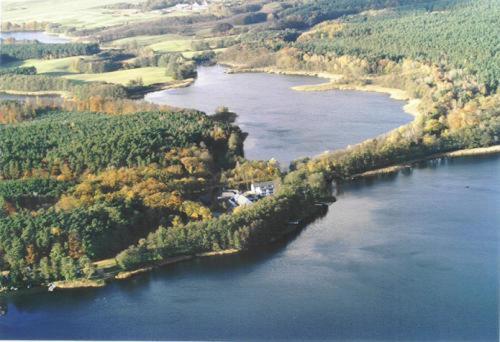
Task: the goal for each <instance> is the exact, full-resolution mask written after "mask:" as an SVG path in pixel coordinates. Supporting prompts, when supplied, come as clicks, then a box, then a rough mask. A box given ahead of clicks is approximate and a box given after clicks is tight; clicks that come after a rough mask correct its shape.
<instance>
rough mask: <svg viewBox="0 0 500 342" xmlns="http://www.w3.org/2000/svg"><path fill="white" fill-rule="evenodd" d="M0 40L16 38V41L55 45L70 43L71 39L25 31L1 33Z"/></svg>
mask: <svg viewBox="0 0 500 342" xmlns="http://www.w3.org/2000/svg"><path fill="white" fill-rule="evenodd" d="M0 38H2V39H6V38H14V39H16V40H38V41H39V42H40V43H45V44H55V43H69V42H70V39H68V38H64V37H60V36H57V35H53V34H49V33H47V32H40V31H23V32H0Z"/></svg>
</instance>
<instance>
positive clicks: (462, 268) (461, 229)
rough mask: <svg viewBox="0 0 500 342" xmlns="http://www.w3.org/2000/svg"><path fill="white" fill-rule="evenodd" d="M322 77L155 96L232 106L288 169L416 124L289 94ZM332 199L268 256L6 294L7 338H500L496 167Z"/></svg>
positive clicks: (407, 176)
mask: <svg viewBox="0 0 500 342" xmlns="http://www.w3.org/2000/svg"><path fill="white" fill-rule="evenodd" d="M210 74H212V75H214V77H216V79H217V78H220V79H222V80H224V82H226V83H227V84H226V85H225V86H222V85H216V84H215V83H213V82H215V81H214V79H212V78H211V77H208V78H207V77H205V76H204V75H210ZM234 78H237V79H239V80H240V81H241V82H244V83H243V84H239V85H238V84H237V83H238V82H236V83H233V82H235V81H234ZM320 81H321V80H318V79H315V78H307V77H287V76H274V75H264V74H239V75H226V74H224V73H223V72H222V69H220V68H205V69H202V70H200V78H199V80H198V81H197V83H195V85H194V86H193V88H192V89H191V90H190V89H189V88H187V89H179V90H175V91H169V92H162V93H157V94H153V95H151V96H150V97H149V98H150V99H153V98H154V101H158V102H160V101H163V102H168V103H169V104H175V105H180V102H182V103H184V104H186V103H189V104H190V105H189V106H190V107H198V108H201V109H203V110H207V111H209V112H210V111H211V110H213V108H215V107H216V106H218V105H220V104H225V105H228V106H230V108H231V109H233V110H235V111H238V112H239V114H240V117H239V122H240V123H242V124H244V125H245V129H246V130H247V131H249V132H250V136H249V140H250V142H252V140H251V139H254V140H253V143H254V145H253V146H252V145H251V146H250V147H249V148H248V149H247V155H248V156H253V157H256V156H258V157H260V158H262V159H267V158H271V157H273V156H275V157H277V158H279V160H281V161H284V162H286V161H288V160H291V159H294V158H296V157H298V156H300V155H311V154H315V153H319V152H320V151H322V150H324V149H326V148H332V147H339V146H344V145H346V144H348V143H354V142H356V141H359V140H363V139H364V138H366V137H370V136H373V135H376V134H379V133H383V132H384V131H388V130H389V129H391V128H394V127H397V126H398V125H400V124H403V123H405V122H407V121H408V120H409V119H410V118H409V117H408V116H407V115H406V114H404V113H403V112H402V110H401V105H402V103H401V102H396V101H393V100H390V99H389V98H388V97H386V96H384V95H379V94H371V93H357V92H325V93H298V92H294V91H291V90H290V89H289V87H290V86H293V85H298V84H310V83H315V82H320ZM204 82H206V83H209V84H212V85H211V86H210V87H206V88H205V89H206V90H207V94H206V96H205V98H203V96H202V94H201V93H200V91H201V90H200V89H198V88H197V87H203V84H204ZM255 85H259V86H260V87H262V88H261V89H260V90H259V91H257V90H255V89H253V88H252V87H254V86H255ZM233 88H234V89H233ZM197 89H198V90H197ZM210 89H214V90H213V92H210V91H211V90H210ZM245 89H246V90H247V91H248V94H247V93H246V92H245ZM263 92H264V93H266V94H267V95H268V96H265V97H263V98H261V99H259V98H258V97H255V98H254V97H253V96H256V94H257V93H260V94H262V93H263ZM182 94H187V95H186V96H188V98H189V97H191V98H192V99H193V100H192V102H189V101H187V100H186V99H184V97H183V95H182ZM235 94H240V95H241V96H243V97H235V96H236V95H235ZM240 95H238V96H240ZM217 96H218V98H217ZM281 96H285V97H281ZM309 96H310V97H311V98H313V99H314V100H311V99H308V98H309ZM197 98H198V100H197V101H195V99H197ZM238 98H243V100H241V101H244V102H245V103H246V104H247V105H248V106H249V109H245V106H244V105H238ZM173 99H177V101H178V102H179V103H172V101H173ZM299 99H300V100H299ZM202 100H203V101H202ZM186 101H187V102H186ZM288 101H291V103H290V104H288V103H286V102H288ZM273 109H274V110H273ZM304 113H306V115H304ZM316 115H318V116H320V117H321V119H318V118H317V117H316ZM330 115H331V117H330ZM252 122H255V125H254V124H252ZM258 125H260V129H259V127H257V126H258ZM372 126H373V127H372ZM315 128H318V131H315ZM280 130H282V131H280ZM280 132H281V133H280ZM286 132H288V133H286ZM292 133H293V134H292ZM252 135H254V137H253V138H252ZM339 136H342V139H345V141H342V139H340V138H339ZM299 137H300V138H299ZM300 139H304V142H303V144H304V147H302V146H301V144H300ZM257 143H258V144H257ZM336 195H337V198H338V201H337V202H336V203H335V204H333V205H332V206H331V207H330V209H329V211H328V213H327V214H326V215H325V216H324V217H322V218H320V219H318V220H316V221H315V222H313V223H312V224H310V225H309V226H307V227H306V228H305V229H303V230H302V231H301V232H300V233H298V234H297V235H296V236H294V237H292V238H290V239H288V240H287V241H284V242H281V243H279V244H275V245H272V246H268V247H266V248H262V249H260V250H258V251H254V252H251V253H245V254H241V255H233V256H225V257H216V258H206V259H198V260H194V261H190V262H185V263H181V264H176V265H172V266H169V267H166V268H163V269H158V270H155V271H153V272H151V273H149V274H143V275H140V276H137V277H135V278H133V279H130V280H127V281H123V282H113V283H111V284H110V285H109V286H107V287H105V288H102V289H96V290H78V291H73V292H57V291H56V292H54V293H49V292H46V291H43V292H40V293H39V294H36V295H33V294H26V293H19V294H15V295H11V296H8V297H5V298H1V297H0V304H3V306H4V307H7V311H8V312H7V314H6V315H4V316H0V339H93V340H100V339H103V340H109V339H113V340H117V339H118V340H122V339H134V340H139V339H140V340H158V339H162V340H200V339H202V340H207V339H208V340H239V339H253V340H270V339H290V340H305V339H316V340H318V339H323V340H325V339H326V340H335V339H337V340H339V339H342V340H362V339H372V340H373V339H376V340H393V341H399V340H402V339H405V340H458V339H460V340H473V341H478V340H486V341H498V318H499V315H498V299H499V298H498V277H499V273H498V272H499V259H498V256H499V254H498V253H499V250H498V245H499V236H498V227H500V217H499V215H498V208H499V207H500V157H499V156H495V157H489V158H478V157H474V158H464V159H456V160H450V161H441V162H429V163H426V164H425V165H423V166H422V167H417V168H415V169H414V170H413V171H405V172H400V173H398V174H396V175H391V176H384V177H379V178H374V179H369V180H359V181H356V182H353V183H350V184H348V185H341V186H339V189H338V191H337V194H336Z"/></svg>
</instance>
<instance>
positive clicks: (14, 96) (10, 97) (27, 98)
mask: <svg viewBox="0 0 500 342" xmlns="http://www.w3.org/2000/svg"><path fill="white" fill-rule="evenodd" d="M37 99H38V100H41V101H49V100H50V101H51V102H54V101H56V102H62V98H61V96H59V95H17V94H7V93H2V92H0V100H16V101H20V102H24V101H36V100H37ZM56 99H57V100H56Z"/></svg>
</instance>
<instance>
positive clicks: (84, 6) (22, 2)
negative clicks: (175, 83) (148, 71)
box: [1, 0, 185, 28]
mask: <svg viewBox="0 0 500 342" xmlns="http://www.w3.org/2000/svg"><path fill="white" fill-rule="evenodd" d="M123 2H126V3H131V4H137V3H143V1H142V0H126V1H123V0H2V2H1V12H2V20H4V21H10V22H13V23H23V22H30V21H39V22H40V21H46V22H51V23H58V24H62V25H65V26H70V27H77V28H84V27H85V28H93V27H106V26H114V25H119V24H124V23H131V22H137V21H146V20H152V19H158V18H160V17H164V16H165V14H162V13H161V12H160V11H148V12H142V11H140V10H138V9H106V8H103V6H106V5H112V4H116V3H123ZM168 15H185V14H184V13H170V14H168Z"/></svg>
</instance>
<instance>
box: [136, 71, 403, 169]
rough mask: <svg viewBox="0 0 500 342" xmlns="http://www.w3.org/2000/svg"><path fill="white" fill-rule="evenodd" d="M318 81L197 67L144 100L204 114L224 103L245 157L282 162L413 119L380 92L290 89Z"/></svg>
mask: <svg viewBox="0 0 500 342" xmlns="http://www.w3.org/2000/svg"><path fill="white" fill-rule="evenodd" d="M323 82H326V80H325V79H321V78H318V77H306V76H284V75H271V74H265V73H242V74H227V73H225V72H224V68H223V67H222V66H214V67H200V68H198V79H197V80H196V82H195V83H194V84H193V85H191V86H190V87H187V88H180V89H171V90H165V91H159V92H155V93H150V94H148V95H146V97H145V100H146V101H150V102H153V103H158V104H168V105H172V106H177V107H186V108H196V109H199V110H202V111H204V112H206V113H207V114H211V113H214V112H215V109H216V108H217V107H219V106H221V105H223V106H227V107H229V109H230V110H231V111H234V112H236V113H237V114H238V119H237V121H236V123H237V124H238V125H239V126H240V127H241V128H242V130H243V131H245V132H248V133H249V136H248V138H247V140H246V141H245V157H246V158H248V159H263V160H268V159H271V158H275V159H277V160H278V161H280V162H281V163H282V165H283V166H285V165H288V163H289V162H290V161H292V160H295V159H297V158H300V157H312V156H315V155H317V154H320V153H322V152H324V151H325V150H334V149H339V148H344V147H346V146H347V145H350V144H356V143H359V142H362V141H364V140H366V139H370V138H373V137H375V136H377V135H380V134H383V133H386V132H388V131H390V130H392V129H394V128H396V127H399V126H401V125H404V124H407V123H409V122H410V121H412V119H413V117H412V116H410V115H409V114H407V113H405V112H404V111H403V108H402V107H403V105H404V102H403V101H395V100H393V99H391V98H390V97H389V96H388V95H385V94H379V93H370V92H360V91H335V90H332V91H325V92H300V91H295V90H293V89H291V88H292V87H294V86H299V85H306V84H318V83H323Z"/></svg>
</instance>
